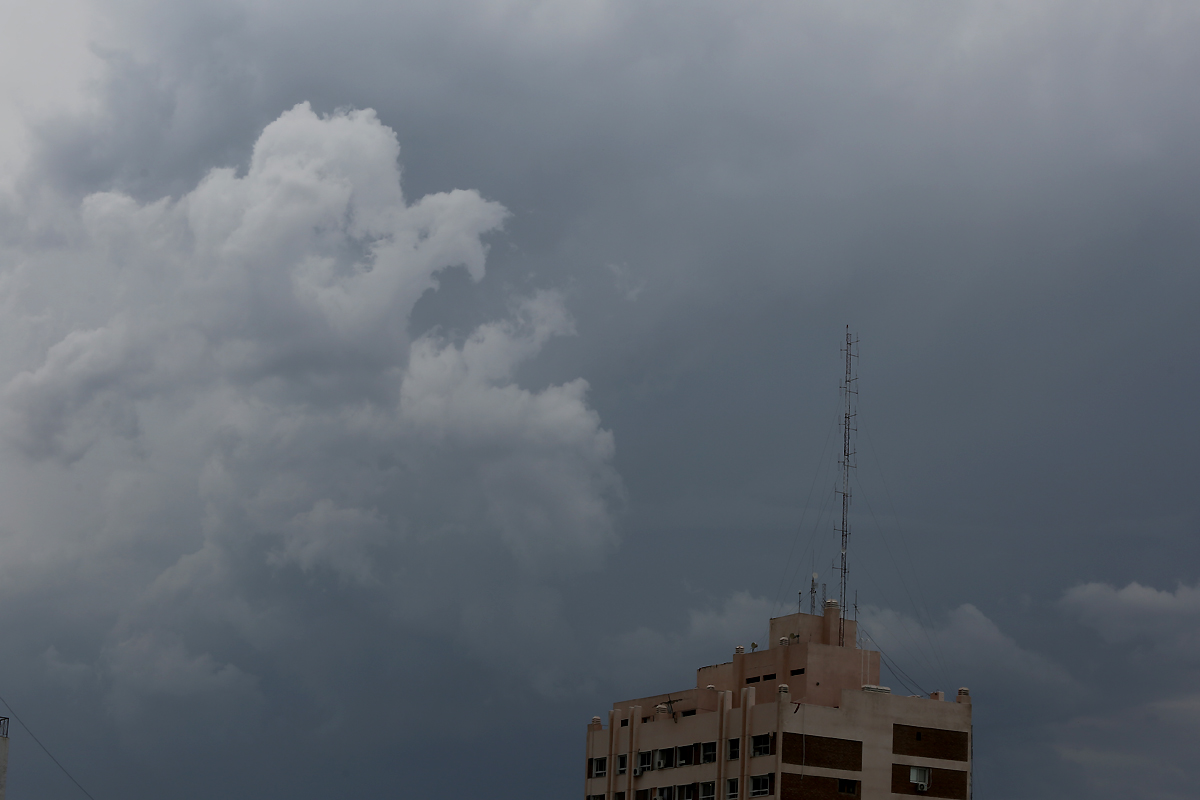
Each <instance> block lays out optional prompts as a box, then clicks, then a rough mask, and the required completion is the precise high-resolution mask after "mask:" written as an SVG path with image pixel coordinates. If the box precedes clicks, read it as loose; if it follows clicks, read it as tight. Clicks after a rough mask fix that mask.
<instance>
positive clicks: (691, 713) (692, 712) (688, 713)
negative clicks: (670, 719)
mask: <svg viewBox="0 0 1200 800" xmlns="http://www.w3.org/2000/svg"><path fill="white" fill-rule="evenodd" d="M679 716H681V717H694V716H696V709H694V708H689V709H688V710H687V711H684V712H681V713H680V715H679Z"/></svg>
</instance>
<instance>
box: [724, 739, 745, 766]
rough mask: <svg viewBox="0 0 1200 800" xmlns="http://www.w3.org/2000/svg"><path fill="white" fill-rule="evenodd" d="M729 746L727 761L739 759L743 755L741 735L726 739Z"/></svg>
mask: <svg viewBox="0 0 1200 800" xmlns="http://www.w3.org/2000/svg"><path fill="white" fill-rule="evenodd" d="M726 741H728V742H729V746H728V747H727V748H726V756H727V757H726V759H725V760H726V761H737V760H738V759H739V758H741V757H742V740H741V737H737V738H734V739H728V740H726Z"/></svg>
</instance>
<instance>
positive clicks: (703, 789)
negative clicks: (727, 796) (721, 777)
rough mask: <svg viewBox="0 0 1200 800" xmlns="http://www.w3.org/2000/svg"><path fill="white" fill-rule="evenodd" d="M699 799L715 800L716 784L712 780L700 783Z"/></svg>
mask: <svg viewBox="0 0 1200 800" xmlns="http://www.w3.org/2000/svg"><path fill="white" fill-rule="evenodd" d="M700 800H717V784H716V783H714V782H713V781H709V782H708V783H702V784H700Z"/></svg>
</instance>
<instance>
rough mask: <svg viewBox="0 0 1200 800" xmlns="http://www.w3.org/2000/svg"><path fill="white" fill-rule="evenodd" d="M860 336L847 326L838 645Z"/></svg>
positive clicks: (842, 634)
mask: <svg viewBox="0 0 1200 800" xmlns="http://www.w3.org/2000/svg"><path fill="white" fill-rule="evenodd" d="M857 349H858V339H855V338H853V337H852V336H851V335H850V326H849V325H847V326H846V347H845V349H844V350H843V351H842V352H844V353H845V354H846V377H845V380H844V381H843V382H842V394H843V395H844V396H845V398H846V409H845V413H844V414H843V416H842V460H841V462H840V463H841V467H842V488H841V489H839V490H838V494H840V495H841V496H842V527H840V528H838V532H839V533H841V534H842V561H841V566H840V568H839V570H838V573H839V575H838V577H839V584H840V586H839V592H838V597H839V602H838V613H839V616H840V619H839V621H838V645H839V646H841V647H845V646H846V575H847V569H846V546H847V545H848V544H849V543H850V470H852V469H854V468H855V467H856V466H857V464H856V461H855V451H854V442H853V437H852V436H851V435H850V434H852V433H855V432H856V431H857V430H858V428H856V427H855V421H854V420H855V417H857V416H858V410H857V405H856V403H855V397H856V396H857V395H858V389H857V387H856V383H857V381H858V376H857V375H855V374H854V359H856V358H858V352H857Z"/></svg>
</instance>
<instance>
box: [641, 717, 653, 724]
mask: <svg viewBox="0 0 1200 800" xmlns="http://www.w3.org/2000/svg"><path fill="white" fill-rule="evenodd" d="M651 719H653V717H642V722H643V723H645V722H649V721H650V720H651Z"/></svg>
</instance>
